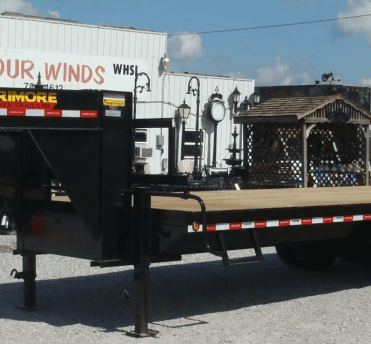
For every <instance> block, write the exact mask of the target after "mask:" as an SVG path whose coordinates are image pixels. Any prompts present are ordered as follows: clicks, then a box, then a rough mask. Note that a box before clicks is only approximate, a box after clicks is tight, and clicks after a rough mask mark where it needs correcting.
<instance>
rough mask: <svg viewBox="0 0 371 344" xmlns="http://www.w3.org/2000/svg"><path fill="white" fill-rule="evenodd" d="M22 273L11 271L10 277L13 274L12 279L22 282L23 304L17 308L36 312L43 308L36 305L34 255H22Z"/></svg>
mask: <svg viewBox="0 0 371 344" xmlns="http://www.w3.org/2000/svg"><path fill="white" fill-rule="evenodd" d="M22 258H23V272H18V271H17V270H16V269H13V270H12V272H11V273H10V275H11V276H12V275H13V273H14V272H15V275H14V278H17V279H22V278H23V280H24V304H23V305H20V306H17V308H20V309H23V310H27V311H37V310H40V309H42V308H43V307H41V306H37V305H36V281H35V279H36V255H35V254H30V253H26V254H23V255H22Z"/></svg>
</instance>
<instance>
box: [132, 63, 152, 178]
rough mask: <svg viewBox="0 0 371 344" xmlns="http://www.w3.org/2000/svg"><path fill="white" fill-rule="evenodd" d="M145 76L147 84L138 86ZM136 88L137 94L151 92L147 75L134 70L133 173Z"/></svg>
mask: <svg viewBox="0 0 371 344" xmlns="http://www.w3.org/2000/svg"><path fill="white" fill-rule="evenodd" d="M142 75H144V76H146V77H147V81H148V82H147V83H146V84H145V85H138V79H139V77H140V76H142ZM137 88H140V91H139V93H142V92H143V90H144V89H145V88H147V92H151V80H150V78H149V76H148V74H147V73H144V72H142V73H138V71H137V69H135V81H134V99H133V100H134V109H133V120H134V123H133V129H132V131H133V149H132V151H133V158H132V161H133V171H135V166H134V163H135V120H136V118H137Z"/></svg>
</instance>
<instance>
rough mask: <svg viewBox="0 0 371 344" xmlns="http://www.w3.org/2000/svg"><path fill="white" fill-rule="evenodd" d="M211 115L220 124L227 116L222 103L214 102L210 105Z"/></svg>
mask: <svg viewBox="0 0 371 344" xmlns="http://www.w3.org/2000/svg"><path fill="white" fill-rule="evenodd" d="M210 115H211V118H212V119H213V120H214V121H215V122H220V121H222V120H223V119H224V116H225V107H224V104H223V103H222V102H221V101H218V100H216V101H213V102H212V103H211V105H210Z"/></svg>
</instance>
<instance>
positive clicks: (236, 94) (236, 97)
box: [232, 86, 241, 113]
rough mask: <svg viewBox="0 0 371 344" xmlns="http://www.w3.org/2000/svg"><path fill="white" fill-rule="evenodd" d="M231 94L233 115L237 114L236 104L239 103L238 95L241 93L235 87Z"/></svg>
mask: <svg viewBox="0 0 371 344" xmlns="http://www.w3.org/2000/svg"><path fill="white" fill-rule="evenodd" d="M232 94H233V104H234V113H237V105H238V102H239V101H240V95H241V92H240V91H239V90H238V89H237V86H236V88H235V89H234V91H233V93H232Z"/></svg>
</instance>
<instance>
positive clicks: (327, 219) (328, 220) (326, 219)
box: [323, 216, 334, 223]
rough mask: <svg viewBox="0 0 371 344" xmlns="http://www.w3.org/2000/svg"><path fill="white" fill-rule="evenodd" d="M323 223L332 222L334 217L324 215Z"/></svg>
mask: <svg viewBox="0 0 371 344" xmlns="http://www.w3.org/2000/svg"><path fill="white" fill-rule="evenodd" d="M323 223H334V218H333V217H332V216H327V217H324V218H323Z"/></svg>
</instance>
